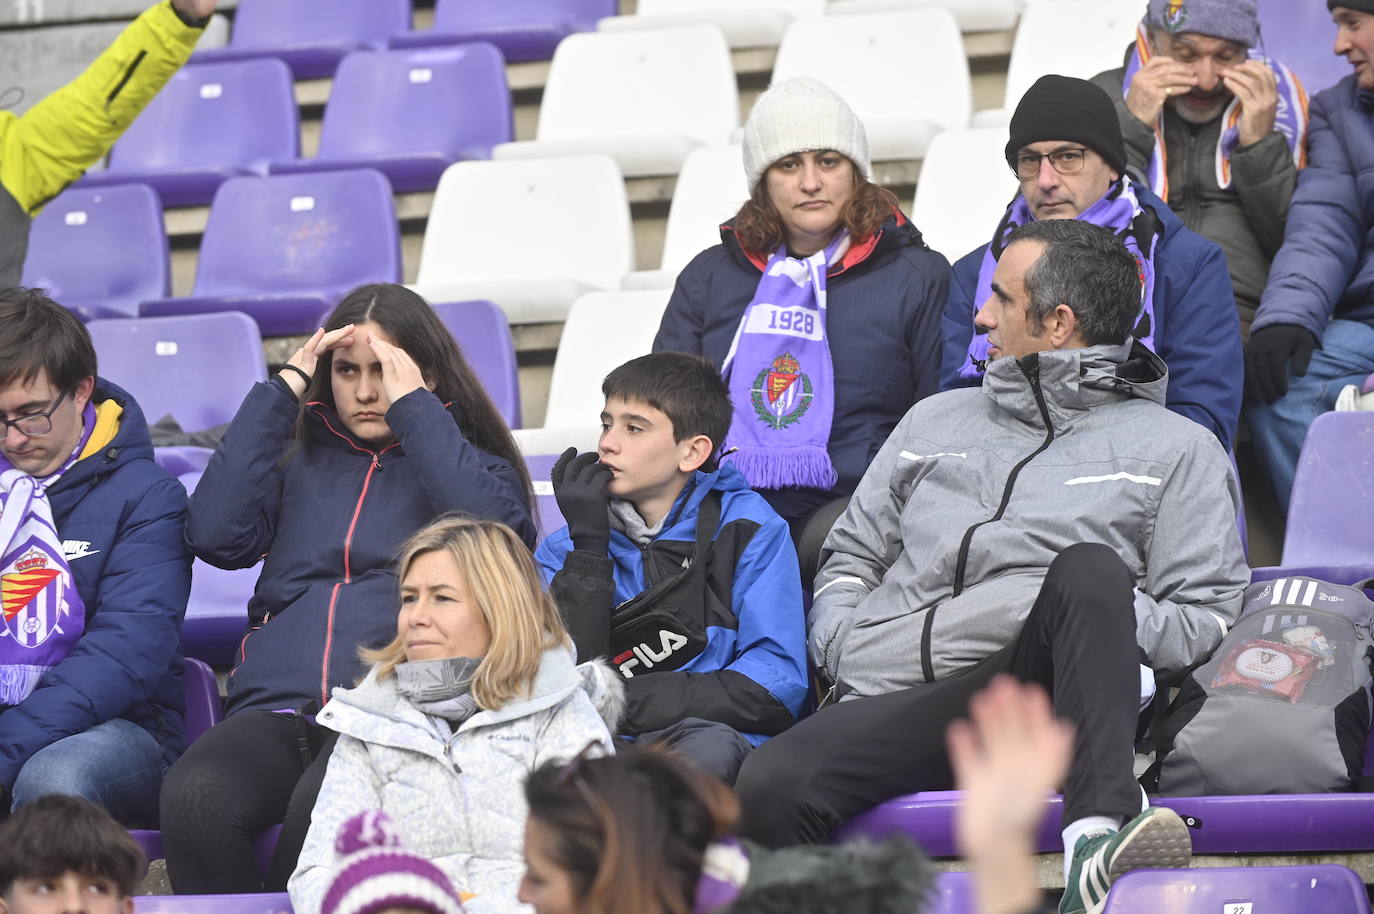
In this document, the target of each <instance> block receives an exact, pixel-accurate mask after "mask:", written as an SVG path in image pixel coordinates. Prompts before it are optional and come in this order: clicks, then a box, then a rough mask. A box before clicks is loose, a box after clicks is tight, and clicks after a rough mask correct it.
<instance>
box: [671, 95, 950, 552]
mask: <svg viewBox="0 0 1374 914" xmlns="http://www.w3.org/2000/svg"><path fill="white" fill-rule="evenodd" d="M744 170H745V174H746V175H747V177H748V181H749V187H750V189H751V190H752V192H753V196H752V197H751V198H750V199H749V201H748V202H746V203H745V204H744V206H743V207H742V208H741V209H740V211H739V213H737V214H736V215H735V218H734V219H732V220H730V221H729V222H727V223H726V224H725V225H723V226H721V243H720V244H718V245H716V246H715V247H713V248H708V249H707V250H705V251H703V252H702V253H701V254H699V255H697V257H696V259H694V260H693V261H692V262H691V263H690V264H688V265H687V267H686V268H685V269H684V270H683V271H682V275H681V276H679V277H678V280H677V286H676V288H675V289H674V290H673V296H672V299H671V300H670V301H669V302H668V309H667V312H666V313H665V314H664V316H663V323H662V325H661V326H660V327H659V330H658V336H657V337H656V338H655V340H654V350H655V351H656V352H657V351H661V350H669V349H672V350H679V351H682V352H690V353H693V354H695V355H703V356H706V357H707V358H709V359H710V360H711V361H713V362H714V363H715V364H716V365H717V366H720V367H721V368H722V371H723V374H724V376H725V378H726V380H727V381H728V383H729V385H730V395H731V398H732V399H733V400H734V404H735V421H734V425H733V430H732V437H731V439H730V440H729V441H728V442H726V445H727V446H728V447H738V448H739V453H738V455H737V457H736V465H737V466H738V467H739V468H740V470H741V471H742V472H743V473H744V475H745V477H746V478H747V479H748V480H749V482H750V483H751V484H752V485H753V486H754V487H755V488H756V489H759V490H760V491H761V492H762V494H763V496H764V497H765V498H767V499H768V502H769V504H771V505H772V506H773V508H774V509H775V510H776V511H777V512H778V513H779V514H781V515H782V516H783V517H784V518H786V519H787V520H788V521H789V522H790V523H791V524H792V529H793V533H794V536H797V537H799V538H800V534H801V532H802V528H803V527H804V525H805V524H806V522H807V520H808V519H809V518H811V517H812V515H815V514H816V513H817V512H818V510H819V509H821V508H822V507H823V506H826V505H830V504H831V503H833V502H835V501H836V497H837V496H848V495H849V493H851V492H853V491H854V487H855V486H856V485H858V482H859V477H861V476H862V475H863V472H864V469H865V468H866V467H867V466H868V462H869V461H870V460H872V459H873V455H874V454H876V453H877V452H878V448H879V447H881V446H882V443H883V441H884V439H886V438H887V435H888V433H889V432H891V431H892V428H893V426H895V425H896V424H897V420H898V419H900V418H901V417H902V414H903V413H904V412H906V410H907V409H908V408H909V407H910V406H911V404H912V403H914V402H916V401H917V400H920V399H921V398H922V397H925V396H926V395H928V394H931V393H934V392H935V390H936V389H937V384H938V376H939V359H940V343H939V333H940V325H939V315H940V309H941V307H942V306H943V304H944V301H945V297H946V294H947V290H948V281H949V265H948V263H947V262H946V261H945V259H944V258H943V257H941V256H940V255H939V254H937V253H935V252H934V251H932V250H930V249H929V248H928V247H927V246H926V244H925V242H924V241H923V240H922V238H921V233H920V232H919V231H917V230H916V228H915V226H913V225H912V224H911V222H910V220H909V219H907V217H906V216H905V215H903V214H902V212H901V210H900V209H899V208H898V204H897V199H896V198H895V197H894V196H893V195H892V194H891V193H890V192H889V191H887V190H886V189H884V188H882V187H879V186H878V185H876V184H873V183H871V181H872V167H871V165H870V164H869V161H868V139H867V137H866V136H865V134H864V129H863V124H862V123H860V121H859V119H858V117H857V116H855V114H854V112H853V111H852V110H850V108H849V106H848V105H846V104H845V103H844V101H843V100H842V99H841V98H839V96H837V95H836V94H835V93H834V92H833V91H831V90H830V89H829V88H827V87H826V86H824V85H822V84H821V83H819V82H816V81H815V80H812V79H794V80H789V81H787V82H784V83H780V84H778V85H776V86H773V87H772V88H770V89H769V90H768V91H767V92H765V93H764V94H763V95H761V96H759V99H758V101H757V102H755V103H754V108H753V111H752V112H751V113H750V115H749V120H748V121H747V122H746V123H745V125H744ZM765 379H767V386H766V387H761V385H764V384H765ZM717 443H719V442H717ZM841 507H843V500H842V499H841V500H840V501H839V503H838V504H837V505H832V506H831V507H830V509H829V510H828V511H826V512H823V513H822V516H821V518H820V519H818V524H819V526H820V527H821V530H820V534H819V535H818V536H816V537H815V538H816V540H817V545H819V540H820V538H821V537H823V536H824V531H825V530H826V529H829V523H830V521H833V520H834V518H835V515H836V514H838V510H839V508H841ZM804 570H805V569H804Z"/></svg>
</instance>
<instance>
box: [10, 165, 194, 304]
mask: <svg viewBox="0 0 1374 914" xmlns="http://www.w3.org/2000/svg"><path fill="white" fill-rule="evenodd" d="M21 284H22V285H25V286H40V287H43V288H46V289H47V290H48V294H49V295H51V296H52V298H53V300H54V301H57V302H60V303H61V304H63V305H65V306H66V307H67V308H68V310H70V311H72V312H73V313H75V314H76V315H77V317H79V318H81V320H83V321H89V320H92V319H94V318H101V317H133V316H135V315H137V314H138V304H139V302H142V301H146V300H148V299H150V298H161V297H163V296H164V295H167V294H168V292H170V291H171V278H170V273H169V269H168V254H167V231H166V229H164V228H163V225H162V203H161V201H159V200H158V197H157V194H156V193H154V192H153V190H152V188H150V187H148V186H147V185H144V184H124V185H119V186H114V187H101V188H72V189H70V190H68V191H66V192H65V193H63V194H62V195H61V196H59V197H58V198H57V199H56V200H53V201H52V202H51V203H49V204H48V205H47V206H45V207H44V208H43V212H41V213H39V214H38V218H36V219H34V220H33V227H32V229H31V230H30V232H29V253H28V257H27V258H26V259H25V261H24V272H23V279H22V282H21Z"/></svg>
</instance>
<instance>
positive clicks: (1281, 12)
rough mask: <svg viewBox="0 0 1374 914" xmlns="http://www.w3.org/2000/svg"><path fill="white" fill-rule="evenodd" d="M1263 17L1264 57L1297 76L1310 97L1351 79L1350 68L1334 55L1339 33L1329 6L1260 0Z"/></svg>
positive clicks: (1261, 24) (1285, 0) (1261, 15)
mask: <svg viewBox="0 0 1374 914" xmlns="http://www.w3.org/2000/svg"><path fill="white" fill-rule="evenodd" d="M1259 13H1260V29H1261V30H1262V33H1263V35H1264V53H1265V54H1267V55H1269V56H1270V57H1273V58H1275V59H1276V60H1280V61H1282V62H1283V63H1285V64H1287V65H1288V68H1289V69H1291V70H1292V71H1293V72H1294V73H1297V74H1298V78H1299V79H1301V80H1302V84H1303V86H1304V87H1305V88H1306V89H1307V93H1308V94H1309V95H1315V94H1316V93H1318V92H1320V91H1321V90H1323V89H1325V88H1328V87H1329V86H1334V85H1335V84H1336V83H1338V82H1340V81H1341V80H1342V79H1343V78H1345V77H1346V76H1349V75H1350V64H1349V63H1348V62H1347V61H1346V60H1345V59H1344V58H1342V57H1337V56H1336V55H1335V54H1332V53H1331V43H1332V42H1333V41H1335V39H1336V29H1335V26H1333V25H1332V24H1331V13H1330V12H1329V11H1328V10H1327V8H1326V4H1324V3H1294V2H1293V0H1260V3H1259Z"/></svg>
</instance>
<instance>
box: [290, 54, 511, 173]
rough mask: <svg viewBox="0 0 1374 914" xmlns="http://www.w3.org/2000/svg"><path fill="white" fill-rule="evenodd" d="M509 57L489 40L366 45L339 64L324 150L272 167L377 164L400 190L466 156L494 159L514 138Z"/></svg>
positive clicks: (326, 117)
mask: <svg viewBox="0 0 1374 914" xmlns="http://www.w3.org/2000/svg"><path fill="white" fill-rule="evenodd" d="M511 136H512V134H511V98H510V89H509V88H507V86H506V62H505V61H504V60H503V59H502V57H501V52H500V51H498V50H497V49H496V48H495V47H493V46H492V45H490V44H483V43H477V44H464V45H459V46H457V47H451V48H434V49H432V50H418V51H386V52H381V53H377V52H371V51H362V52H358V53H355V54H350V55H348V57H346V58H345V59H344V62H343V63H342V64H341V65H340V66H339V71H338V73H337V74H335V76H334V86H333V88H332V89H331V90H330V94H329V104H328V105H327V106H326V108H325V110H324V127H323V129H322V132H321V134H320V151H319V154H318V155H316V156H315V157H314V158H312V159H299V160H296V161H291V162H275V163H273V165H272V173H273V174H290V173H293V172H302V171H337V170H338V169H341V168H376V169H377V170H378V171H381V172H382V173H383V174H385V175H386V176H387V177H388V178H389V179H390V180H391V186H392V187H393V188H394V189H395V190H396V191H397V192H402V191H413V190H433V189H434V186H435V185H436V184H438V183H439V175H440V174H442V173H443V171H444V169H445V168H447V167H448V166H449V165H452V164H453V163H454V162H457V161H458V160H459V159H489V158H491V147H492V146H494V145H496V144H497V143H505V142H508V141H509V140H510V139H511Z"/></svg>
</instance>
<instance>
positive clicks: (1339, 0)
mask: <svg viewBox="0 0 1374 914" xmlns="http://www.w3.org/2000/svg"><path fill="white" fill-rule="evenodd" d="M1338 6H1343V7H1345V8H1346V9H1348V10H1354V11H1355V12H1357V13H1374V0H1326V8H1327V10H1328V11H1330V10H1334V9H1335V8H1336V7H1338Z"/></svg>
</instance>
